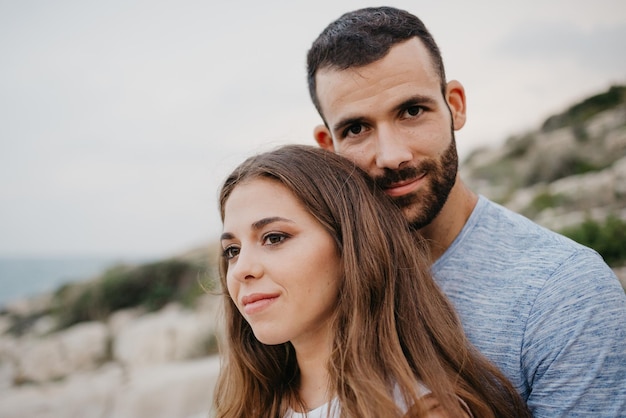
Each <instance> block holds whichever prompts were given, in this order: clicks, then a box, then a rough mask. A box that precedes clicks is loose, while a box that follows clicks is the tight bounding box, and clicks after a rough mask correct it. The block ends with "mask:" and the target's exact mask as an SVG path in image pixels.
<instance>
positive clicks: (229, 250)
mask: <svg viewBox="0 0 626 418" xmlns="http://www.w3.org/2000/svg"><path fill="white" fill-rule="evenodd" d="M237 255H239V248H238V247H235V246H230V247H226V248H224V251H223V252H222V257H224V258H225V259H226V260H232V259H233V258H235V257H237Z"/></svg>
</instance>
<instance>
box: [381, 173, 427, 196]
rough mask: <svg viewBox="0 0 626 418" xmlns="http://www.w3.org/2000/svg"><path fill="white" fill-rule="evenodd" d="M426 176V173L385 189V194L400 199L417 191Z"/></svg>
mask: <svg viewBox="0 0 626 418" xmlns="http://www.w3.org/2000/svg"><path fill="white" fill-rule="evenodd" d="M425 176H426V174H425V173H423V174H421V175H419V176H418V177H414V178H412V179H410V180H406V181H401V182H398V183H394V184H393V185H392V186H390V187H388V188H386V189H385V193H386V194H387V196H391V197H398V196H404V195H406V194H409V193H411V192H413V191H415V190H416V189H417V188H418V187H419V185H420V184H421V180H422V179H423V178H424V177H425Z"/></svg>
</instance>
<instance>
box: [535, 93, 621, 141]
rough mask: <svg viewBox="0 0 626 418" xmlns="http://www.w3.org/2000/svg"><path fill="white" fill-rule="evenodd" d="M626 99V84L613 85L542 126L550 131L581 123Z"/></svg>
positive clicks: (543, 129) (549, 119)
mask: <svg viewBox="0 0 626 418" xmlns="http://www.w3.org/2000/svg"><path fill="white" fill-rule="evenodd" d="M625 101H626V86H612V87H611V88H609V90H608V91H606V92H605V93H600V94H596V95H595V96H592V97H590V98H588V99H585V100H583V101H582V102H580V103H577V104H575V105H574V106H572V107H570V108H569V109H567V110H566V111H565V112H564V113H561V114H560V115H555V116H551V117H549V118H548V119H547V120H546V121H545V122H544V123H543V126H542V127H541V129H542V131H544V132H550V131H554V130H556V129H560V128H563V127H566V126H571V125H580V124H582V123H584V122H586V121H587V120H589V118H591V117H593V116H595V115H597V114H598V113H600V112H602V111H604V110H607V109H611V108H613V107H615V106H618V105H620V104H621V103H624V102H625Z"/></svg>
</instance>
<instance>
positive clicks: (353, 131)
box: [342, 125, 363, 138]
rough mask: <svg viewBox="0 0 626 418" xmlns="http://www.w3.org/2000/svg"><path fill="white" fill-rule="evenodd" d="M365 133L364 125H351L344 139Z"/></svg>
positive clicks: (344, 132) (344, 134)
mask: <svg viewBox="0 0 626 418" xmlns="http://www.w3.org/2000/svg"><path fill="white" fill-rule="evenodd" d="M362 132H363V125H351V126H349V127H347V128H346V129H345V130H344V131H343V135H342V136H343V137H344V138H345V137H348V136H357V135H359V134H361V133H362Z"/></svg>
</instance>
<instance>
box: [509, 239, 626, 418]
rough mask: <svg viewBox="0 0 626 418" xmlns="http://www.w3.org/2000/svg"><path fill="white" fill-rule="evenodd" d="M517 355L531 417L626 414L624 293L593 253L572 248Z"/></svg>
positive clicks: (540, 301)
mask: <svg viewBox="0 0 626 418" xmlns="http://www.w3.org/2000/svg"><path fill="white" fill-rule="evenodd" d="M521 361H522V370H523V373H525V374H526V376H525V377H526V381H527V382H528V384H529V386H530V393H529V397H528V406H529V407H530V409H531V411H532V412H533V415H534V416H535V417H537V418H557V417H568V418H571V417H591V416H593V417H624V416H626V295H625V294H624V291H623V289H622V288H621V286H620V284H619V281H618V280H617V278H616V277H615V275H614V274H613V272H612V271H611V269H610V268H608V266H606V264H605V263H604V262H603V261H602V260H601V258H600V257H599V256H598V255H597V253H595V252H593V251H591V250H588V249H582V250H579V251H577V252H576V253H575V254H574V255H572V256H571V257H570V258H569V259H567V260H565V261H564V262H563V263H561V264H560V266H559V267H558V268H557V269H556V271H555V272H554V273H553V275H552V276H551V277H550V278H549V279H548V280H547V281H546V283H545V286H544V287H543V288H542V289H541V291H540V292H539V293H538V296H537V298H536V300H535V301H534V303H533V306H532V310H531V313H530V316H529V318H528V322H527V326H526V329H525V333H524V343H523V346H522V353H521Z"/></svg>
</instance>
